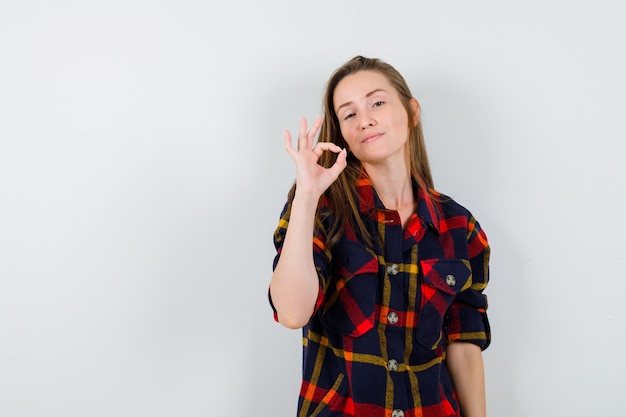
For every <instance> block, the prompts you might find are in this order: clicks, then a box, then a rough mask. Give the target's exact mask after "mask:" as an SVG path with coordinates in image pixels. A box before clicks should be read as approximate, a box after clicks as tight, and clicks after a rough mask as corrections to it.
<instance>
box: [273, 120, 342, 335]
mask: <svg viewBox="0 0 626 417" xmlns="http://www.w3.org/2000/svg"><path fill="white" fill-rule="evenodd" d="M321 123H322V118H321V117H318V118H317V119H315V122H314V124H313V127H312V128H311V130H310V131H308V132H307V123H306V119H302V121H301V122H300V134H299V136H298V149H294V148H293V145H292V143H291V134H290V133H289V132H288V131H285V148H286V150H287V153H288V154H289V156H291V158H292V159H293V160H294V163H295V165H296V194H295V196H294V199H293V201H292V203H291V213H290V217H289V225H288V227H287V233H286V235H285V241H284V242H283V246H282V249H281V252H280V257H279V259H278V264H277V265H276V268H275V269H274V273H273V275H272V280H271V282H270V293H271V296H272V303H273V304H274V307H275V308H276V311H277V314H278V321H279V322H280V323H282V324H283V325H284V326H286V327H289V328H293V329H295V328H299V327H302V326H304V325H305V324H306V323H307V322H308V321H309V319H310V318H311V315H312V314H313V309H314V308H315V302H316V300H317V296H318V291H319V279H318V276H317V271H316V269H315V264H314V262H313V231H314V225H315V213H316V211H317V205H318V201H319V199H320V197H321V195H322V194H323V193H324V191H326V189H327V188H328V187H329V186H330V184H332V183H333V181H335V180H336V179H337V177H338V176H339V174H340V173H341V171H343V169H344V168H345V167H346V151H345V150H342V149H341V148H340V147H339V146H337V145H335V144H333V143H330V142H318V143H317V144H316V145H315V146H313V143H314V140H315V135H316V134H317V131H318V130H319V128H320V126H321ZM324 151H331V152H335V153H338V154H339V155H338V156H337V161H336V162H335V164H334V165H333V166H332V167H330V168H324V167H322V166H321V165H319V164H318V163H317V161H318V159H319V157H320V156H321V155H322V152H324Z"/></svg>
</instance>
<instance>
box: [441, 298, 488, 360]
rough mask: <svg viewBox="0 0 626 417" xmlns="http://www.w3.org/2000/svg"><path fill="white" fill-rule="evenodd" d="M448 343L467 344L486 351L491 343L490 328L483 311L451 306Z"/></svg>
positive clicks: (462, 305) (463, 306)
mask: <svg viewBox="0 0 626 417" xmlns="http://www.w3.org/2000/svg"><path fill="white" fill-rule="evenodd" d="M447 339H448V343H455V342H467V343H473V344H475V345H477V346H479V347H480V348H481V350H485V349H487V347H489V344H490V343H491V328H490V326H489V319H488V318H487V313H486V311H485V309H481V308H475V307H470V306H467V305H464V304H457V303H455V304H452V306H451V307H450V310H449V314H448V328H447Z"/></svg>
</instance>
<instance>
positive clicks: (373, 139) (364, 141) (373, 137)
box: [361, 133, 383, 143]
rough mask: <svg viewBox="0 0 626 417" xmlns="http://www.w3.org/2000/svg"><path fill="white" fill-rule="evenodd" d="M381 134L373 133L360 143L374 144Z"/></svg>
mask: <svg viewBox="0 0 626 417" xmlns="http://www.w3.org/2000/svg"><path fill="white" fill-rule="evenodd" d="M382 135H383V134H382V133H373V134H371V135H367V136H366V137H365V138H364V139H363V140H362V141H361V143H368V142H374V141H375V140H377V139H378V138H380V137H381V136H382Z"/></svg>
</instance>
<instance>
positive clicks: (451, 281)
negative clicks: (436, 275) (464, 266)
mask: <svg viewBox="0 0 626 417" xmlns="http://www.w3.org/2000/svg"><path fill="white" fill-rule="evenodd" d="M446 284H448V285H449V286H451V287H454V285H455V284H456V278H454V275H452V274H449V275H446Z"/></svg>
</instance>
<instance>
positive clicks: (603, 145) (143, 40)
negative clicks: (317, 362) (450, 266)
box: [0, 0, 626, 417]
mask: <svg viewBox="0 0 626 417" xmlns="http://www.w3.org/2000/svg"><path fill="white" fill-rule="evenodd" d="M221 3H222V4H216V2H207V1H200V0H182V1H181V0H178V1H156V2H155V1H147V0H124V1H106V2H105V1H101V2H95V1H94V2H85V1H78V0H76V1H58V2H47V1H19V2H18V1H14V2H9V1H3V2H2V4H1V5H0V416H6V417H18V416H19V417H30V416H46V417H49V416H64V417H65V416H67V417H74V416H76V417H78V416H81V417H82V416H92V417H101V416H143V415H151V416H155V417H160V416H178V415H181V416H209V415H211V416H213V415H216V416H217V415H230V416H248V415H253V416H290V415H294V410H295V405H296V400H297V392H298V388H299V373H300V354H301V351H300V333H299V332H298V331H289V330H287V329H284V328H282V327H281V326H280V325H277V324H275V323H273V321H272V317H271V311H270V308H269V306H268V305H267V302H266V291H267V285H268V282H269V277H270V273H271V263H272V258H273V255H274V251H273V247H272V232H273V230H274V227H275V226H276V222H277V219H278V214H279V211H280V209H281V207H282V204H283V202H284V198H285V194H286V191H287V189H288V187H289V185H290V183H291V181H292V179H293V167H292V163H291V161H290V160H289V158H288V157H287V155H286V154H285V153H284V151H283V142H282V131H283V129H284V128H289V129H292V130H293V129H296V128H297V125H298V120H299V117H300V116H301V115H304V116H307V117H309V118H312V117H314V116H315V115H316V114H317V113H318V112H319V111H320V102H321V94H322V90H323V85H324V83H325V81H326V80H327V78H328V76H329V74H330V72H331V71H332V70H333V69H334V68H336V67H337V66H339V65H340V64H342V63H343V62H344V61H346V60H347V59H349V58H351V57H352V56H354V55H355V54H358V53H360V54H365V55H368V56H375V57H381V58H383V59H385V60H387V61H388V62H390V63H391V64H393V65H394V66H396V67H397V68H398V69H399V70H400V71H401V72H402V73H403V74H404V75H405V77H406V78H407V80H408V81H409V83H410V85H411V87H412V89H413V93H414V94H415V95H416V96H417V97H418V99H419V100H420V102H421V104H422V107H423V111H424V122H425V130H426V135H427V141H428V147H429V152H430V157H431V163H432V165H433V169H434V175H435V182H436V185H437V186H438V188H439V189H440V190H441V191H443V192H446V193H447V194H450V195H452V196H453V197H455V198H456V199H457V200H458V201H460V202H461V203H462V204H464V205H466V206H467V207H469V208H470V209H471V210H472V211H473V212H474V214H475V215H476V216H477V218H478V219H479V221H480V222H481V224H482V225H483V227H484V228H485V229H486V231H487V232H488V235H489V237H490V241H491V244H492V247H493V260H492V283H491V285H490V287H489V288H488V295H489V296H490V317H491V322H492V326H493V337H494V340H493V344H492V346H491V347H490V348H489V349H488V350H487V351H486V352H485V361H486V367H487V379H488V396H489V398H488V403H489V413H490V415H492V416H508V417H522V416H523V417H526V416H529V417H530V416H532V417H542V416H546V417H547V416H565V415H567V416H588V415H598V416H600V415H618V414H619V413H620V411H619V410H622V409H623V406H622V400H623V398H624V396H625V395H626V384H625V383H624V380H623V375H624V373H626V364H625V359H624V355H623V354H622V347H623V345H624V343H625V342H626V337H625V335H624V329H625V325H624V322H625V314H624V310H623V308H621V305H620V302H621V301H622V299H623V297H624V292H625V290H626V283H625V282H626V279H625V278H626V276H625V274H624V270H623V268H622V266H623V265H622V264H623V263H624V261H625V259H624V252H625V249H626V245H625V244H624V237H623V236H622V234H624V233H625V232H626V224H625V220H624V218H625V217H624V213H625V212H626V194H625V192H624V190H625V188H626V169H625V168H624V166H625V164H624V159H625V157H624V153H625V151H626V145H625V143H626V124H625V123H624V115H625V114H626V99H625V97H626V82H625V81H624V80H625V77H624V74H626V61H625V57H624V39H626V26H624V24H623V21H624V18H626V6H625V3H624V2H623V1H621V0H600V1H598V0H595V1H591V0H579V1H573V0H570V1H559V0H542V1H526V2H502V1H495V0H474V1H471V2H467V1H437V2H435V1H415V0H412V1H389V2H381V1H373V0H349V1H348V0H343V1H341V0H340V1H337V0H317V1H315V2H313V1H309V2H297V1H279V0H268V1H264V2H258V1H247V2H244V1H239V2H237V1H233V2H221Z"/></svg>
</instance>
